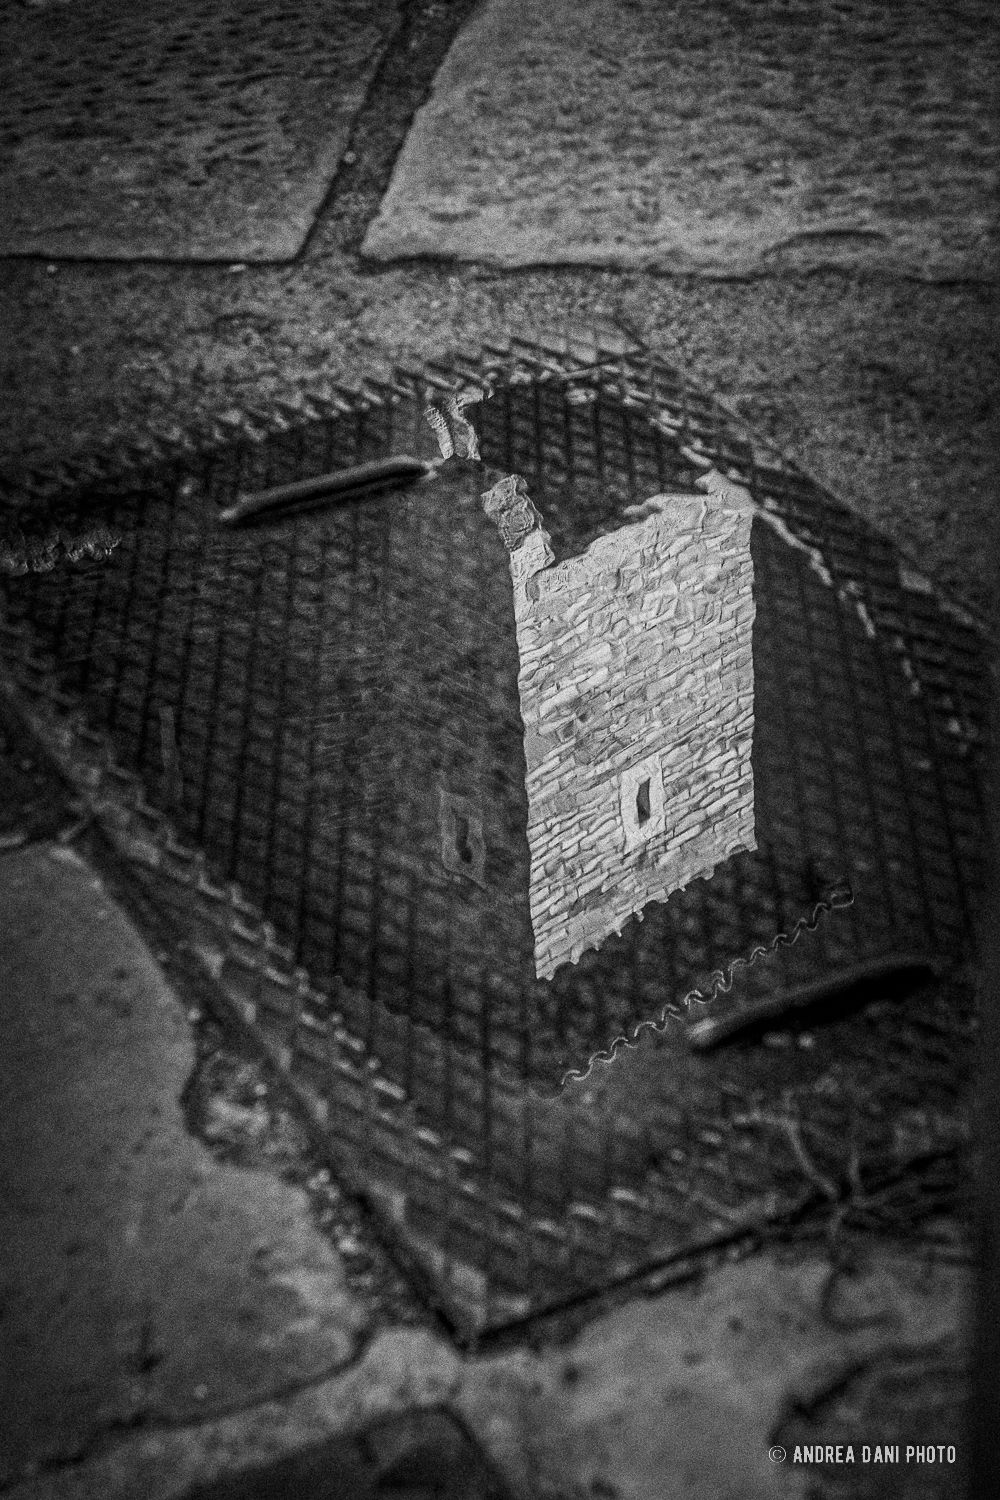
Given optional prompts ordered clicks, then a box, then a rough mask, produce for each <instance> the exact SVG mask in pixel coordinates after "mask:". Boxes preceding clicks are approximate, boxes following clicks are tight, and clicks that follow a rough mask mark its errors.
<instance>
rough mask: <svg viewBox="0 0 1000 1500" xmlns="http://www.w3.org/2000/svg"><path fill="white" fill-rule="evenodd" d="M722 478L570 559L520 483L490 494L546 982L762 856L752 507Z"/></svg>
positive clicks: (655, 504)
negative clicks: (508, 622)
mask: <svg viewBox="0 0 1000 1500" xmlns="http://www.w3.org/2000/svg"><path fill="white" fill-rule="evenodd" d="M720 481H721V476H716V475H711V476H708V477H707V479H706V480H705V481H702V483H703V484H704V485H705V487H706V488H707V489H708V490H709V491H710V493H708V494H707V495H705V496H701V495H698V496H692V495H670V496H659V497H657V498H656V499H655V500H654V501H652V502H649V503H648V504H647V506H646V507H645V509H646V510H649V511H651V512H652V513H651V514H649V515H647V517H646V518H645V519H644V520H641V521H638V522H637V523H635V524H633V525H629V526H625V527H623V528H621V529H620V530H618V531H615V532H612V533H611V534H609V535H604V536H599V537H597V538H596V539H595V540H594V541H592V542H591V544H590V546H589V547H588V548H587V549H586V551H585V552H584V553H583V554H582V555H581V556H577V557H573V558H570V559H567V560H566V561H564V562H560V563H555V562H554V560H553V555H552V550H551V548H550V546H549V539H548V536H547V534H546V533H545V531H544V530H543V529H542V526H541V518H540V517H539V516H538V513H537V511H535V508H534V506H533V505H532V504H531V502H530V500H529V499H528V497H527V495H526V494H525V493H524V486H523V484H522V483H521V482H520V481H519V480H515V479H510V480H505V481H503V482H502V483H501V484H500V485H497V486H496V487H495V488H494V489H493V490H492V491H490V492H489V494H488V495H486V496H485V497H484V501H485V505H486V509H487V512H488V513H489V514H491V515H492V516H493V518H494V519H495V520H496V521H497V523H498V525H499V527H500V531H501V536H502V537H503V539H504V541H505V543H506V544H507V546H508V549H509V550H510V565H511V575H512V578H513V584H514V610H515V617H516V626H517V643H518V651H519V656H520V677H519V690H520V701H521V716H522V718H523V721H524V745H525V760H526V764H527V792H528V827H527V837H528V845H529V849H530V856H531V877H530V907H531V920H532V927H533V929H534V937H535V966H536V971H537V974H538V975H539V977H542V978H548V977H549V976H550V975H552V974H553V973H554V972H555V970H556V969H557V968H558V967H559V965H560V964H562V963H565V962H566V961H567V960H572V961H575V960H576V959H578V958H579V957H580V955H581V953H582V952H583V951H584V950H585V949H586V948H589V947H592V946H594V945H596V944H599V943H600V942H601V941H602V940H603V939H604V938H606V937H607V936H608V934H609V933H611V932H614V931H618V930H620V929H621V927H622V925H623V924H624V922H625V921H626V920H627V919H628V918H629V917H630V916H631V915H633V914H634V913H636V912H640V911H641V910H642V908H643V907H644V906H645V905H646V903H647V902H649V901H654V900H660V901H663V900H665V899H666V898H667V896H668V895H669V894H670V892H671V891H675V890H678V889H680V888H681V887H682V886H685V885H687V884H688V882H689V881H691V880H693V879H695V878H696V877H698V876H708V875H711V873H712V871H713V870H714V868H715V866H716V865H717V864H719V863H720V862H721V861H723V860H725V859H727V858H728V857H729V856H730V855H731V854H734V853H735V852H736V851H737V850H739V849H752V848H754V847H755V844H754V820H753V779H752V773H751V768H750V749H751V740H752V735H753V663H752V647H751V634H752V627H753V615H754V607H753V597H752V573H751V562H750V524H751V504H750V498H749V495H747V493H746V491H744V490H741V489H740V488H738V487H737V486H734V485H728V484H726V483H725V482H720Z"/></svg>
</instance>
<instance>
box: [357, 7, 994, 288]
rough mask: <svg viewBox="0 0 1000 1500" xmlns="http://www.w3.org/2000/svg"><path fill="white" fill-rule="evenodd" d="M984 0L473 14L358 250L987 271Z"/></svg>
mask: <svg viewBox="0 0 1000 1500" xmlns="http://www.w3.org/2000/svg"><path fill="white" fill-rule="evenodd" d="M998 64H1000V27H998V25H997V23H996V21H995V19H994V15H993V7H992V6H991V5H990V4H989V0H959V3H955V4H951V5H947V6H941V5H938V4H936V3H934V0H898V3H895V4H893V5H891V6H886V5H882V4H877V3H873V0H846V3H843V4H836V5H832V4H820V5H817V4H816V3H815V0H788V3H785V4H782V5H761V4H759V3H758V0H709V3H706V0H680V3H678V4H672V5H663V4H662V3H660V0H591V3H589V4H587V5H585V6H581V5H579V4H578V0H552V3H549V4H547V5H545V6H537V5H535V4H533V3H531V0H488V3H487V4H485V5H483V6H482V7H481V9H480V10H479V12H478V13H477V15H476V16H475V17H474V19H473V20H472V21H471V22H470V23H469V25H468V26H466V27H465V29H464V30H463V31H462V33H461V35H460V36H459V38H458V39H457V40H456V42H455V44H454V45H453V47H452V50H451V52H450V54H449V56H448V59H447V61H446V63H445V65H444V67H443V68H442V69H441V71H440V73H439V75H438V78H437V80H436V83H435V88H434V92H433V94H432V97H431V99H430V101H429V103H428V104H427V105H425V106H424V108H423V109H422V110H421V111H420V113H419V114H418V116H417V119H416V121H415V123H414V127H413V129H412V130H411V132H410V134H409V137H408V139H407V142H406V146H405V148H404V150H403V152H402V155H401V157H400V159H399V161H398V163H397V166H396V170H395V172H394V173H393V178H392V182H391V184H390V187H389V191H388V193H387V194H386V197H385V199H384V201H383V203H382V205H381V207H380V209H379V213H378V216H377V217H376V219H375V220H374V222H373V223H372V225H371V227H370V228H369V231H368V234H367V235H366V237H365V240H364V243H363V246H362V253H363V254H365V255H367V256H370V257H372V258H374V259H378V260H392V259H395V258H398V257H400V256H412V255H434V256H453V257H457V258H459V259H461V260H477V261H486V262H490V263H492V264H496V265H505V266H523V265H539V264H541V265H561V264H567V263H569V264H581V263H582V264H589V265H612V266H622V267H655V268H656V269H658V270H670V271H688V270H691V269H698V270H701V271H704V272H711V273H722V274H732V273H737V274H743V273H746V272H748V271H759V270H765V269H775V268H786V267H789V268H796V269H802V268H805V267H809V266H817V265H820V266H827V265H842V266H856V267H862V268H866V269H871V268H883V269H886V268H887V269H891V270H893V271H897V272H900V271H901V272H903V273H905V274H908V275H914V276H921V277H932V278H933V277H944V278H955V277H969V276H977V275H989V274H992V273H993V272H994V271H995V268H996V262H995V248H994V245H993V242H992V235H991V230H992V228H993V226H994V207H993V194H994V191H995V173H996V167H997V162H998V157H1000V132H998V131H997V128H996V116H995V111H994V109H993V104H992V94H993V89H994V80H995V77H996V73H997V67H998Z"/></svg>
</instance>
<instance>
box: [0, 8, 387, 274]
mask: <svg viewBox="0 0 1000 1500" xmlns="http://www.w3.org/2000/svg"><path fill="white" fill-rule="evenodd" d="M11 9H12V8H11V7H10V6H6V7H5V13H4V16H3V32H4V40H3V46H2V48H0V198H2V200H3V202H4V213H3V217H2V219H0V254H7V255H10V254H32V253H34V254H38V255H74V256H116V257H122V258H125V259H129V258H130V257H133V256H137V255H139V256H152V257H156V258H167V259H169V258H172V257H174V258H188V259H195V260H199V259H213V258H219V259H230V260H247V259H256V258H262V259H285V258H288V257H290V256H292V255H294V254H295V252H296V250H298V248H299V246H300V244H301V243H302V240H303V238H304V237H305V235H306V232H307V231H308V229H309V227H310V224H311V223H312V220H313V217H314V215H315V214H316V211H317V210H318V208H319V207H320V205H321V203H322V201H323V199H324V197H325V195H326V191H327V188H328V186H329V183H330V179H331V178H332V177H333V175H334V172H335V170H336V167H337V163H338V162H339V160H340V157H341V154H342V152H343V151H344V149H345V147H346V145H347V139H348V134H349V131H350V127H351V122H352V120H353V118H354V115H355V114H356V112H357V109H358V107H359V105H360V104H361V102H362V100H363V99H364V96H365V90H366V88H367V86H368V84H369V82H370V81H371V78H372V75H373V73H374V71H375V68H376V66H377V64H378V60H379V55H380V52H381V50H382V49H383V47H384V45H385V43H386V41H387V39H388V37H389V35H390V34H391V31H392V29H393V27H394V25H395V24H396V22H397V19H398V13H399V5H398V3H396V0H376V3H374V4H373V3H371V0H337V3H336V4H335V5H316V4H308V3H302V0H279V3H278V4H271V5H267V6H264V7H256V6H247V5H244V4H242V3H240V0H216V3H215V4H213V5H211V6H206V5H205V4H204V0H174V3H173V4H172V5H170V6H164V5H162V4H160V3H159V0H133V3H131V4H129V5H127V6H122V5H120V4H119V3H118V0H98V3H96V4H94V3H89V4H87V5H72V6H68V5H55V6H53V5H46V4H44V3H42V4H41V5H38V4H35V5H22V6H19V7H14V8H13V14H11Z"/></svg>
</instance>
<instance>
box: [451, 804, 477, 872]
mask: <svg viewBox="0 0 1000 1500" xmlns="http://www.w3.org/2000/svg"><path fill="white" fill-rule="evenodd" d="M470 831H471V830H470V827H469V820H468V818H465V817H463V816H462V814H461V813H456V814H455V853H456V854H457V855H458V857H459V859H460V860H461V862H462V864H463V865H471V864H472V862H473V860H474V859H475V857H476V856H475V854H474V852H473V848H472V845H471V844H470V842H469V833H470Z"/></svg>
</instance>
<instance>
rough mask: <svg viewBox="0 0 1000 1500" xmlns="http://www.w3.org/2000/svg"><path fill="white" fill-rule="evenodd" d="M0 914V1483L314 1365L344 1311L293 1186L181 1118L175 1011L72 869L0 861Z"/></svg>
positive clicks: (165, 990) (78, 870)
mask: <svg viewBox="0 0 1000 1500" xmlns="http://www.w3.org/2000/svg"><path fill="white" fill-rule="evenodd" d="M0 909H2V912H3V920H2V924H0V975H2V976H3V980H2V984H0V1024H2V1029H3V1038H4V1044H3V1047H2V1048H0V1097H2V1098H3V1101H4V1103H3V1116H4V1119H3V1128H4V1135H5V1141H4V1152H3V1156H2V1160H0V1288H2V1300H0V1345H2V1347H3V1351H4V1355H3V1359H2V1360H0V1411H2V1413H3V1420H2V1423H0V1484H2V1483H4V1482H5V1481H6V1482H10V1481H11V1480H12V1479H14V1478H15V1477H16V1476H17V1475H18V1474H19V1473H20V1472H22V1471H23V1469H24V1467H25V1466H26V1465H44V1464H47V1463H51V1462H53V1461H55V1460H57V1459H59V1458H66V1457H69V1456H72V1455H73V1454H77V1453H79V1452H81V1451H85V1450H86V1449H87V1447H88V1445H89V1444H90V1443H92V1442H93V1441H95V1439H97V1438H98V1437H99V1436H100V1434H102V1433H104V1432H107V1431H109V1430H111V1431H114V1430H120V1429H125V1430H127V1429H128V1428H129V1427H130V1426H134V1425H136V1424H137V1423H139V1422H142V1421H149V1420H158V1421H169V1420H181V1421H184V1420H194V1419H200V1418H203V1417H205V1416H207V1415H210V1414H212V1413H218V1412H220V1411H226V1410H228V1409H230V1408H233V1407H238V1406H241V1405H245V1404H246V1403H248V1402H251V1401H259V1400H261V1399H263V1398H264V1397H267V1396H269V1395H272V1394H274V1393H276V1392H280V1391H282V1390H284V1389H285V1388H287V1387H294V1386H297V1385H298V1384H300V1383H302V1382H303V1381H308V1380H317V1379H319V1378H320V1377H321V1376H323V1375H325V1374H327V1373H328V1372H329V1371H330V1370H332V1369H334V1368H336V1367H338V1366H340V1365H342V1364H343V1363H344V1362H345V1361H346V1360H348V1359H349V1358H350V1357H351V1355H352V1354H353V1353H354V1351H355V1348H356V1345H357V1341H358V1339H359V1337H360V1336H361V1334H362V1333H363V1330H364V1324H365V1312H364V1309H363V1308H362V1307H361V1306H360V1305H359V1304H358V1303H357V1302H356V1301H355V1300H354V1299H353V1298H352V1297H351V1296H350V1295H349V1294H348V1292H347V1290H346V1288H345V1282H344V1275H343V1269H342V1267H341V1264H340V1261H339V1258H338V1257H337V1255H336V1254H335V1253H334V1251H333V1250H332V1249H331V1247H330V1245H329V1243H328V1242H327V1240H326V1239H325V1238H324V1237H323V1236H322V1235H320V1233H319V1232H318V1231H317V1230H316V1228H315V1227H314V1225H313V1223H312V1220H311V1218H310V1213H309V1207H308V1203H307V1200H306V1198H305V1195H304V1194H302V1193H299V1192H296V1191H294V1190H293V1189H291V1188H289V1187H286V1186H285V1185H284V1184H283V1183H282V1182H280V1180H278V1179H277V1178H276V1177H275V1176H272V1175H271V1174H269V1173H264V1172H243V1171H240V1170H239V1169H238V1168H235V1167H228V1166H224V1165H221V1164H219V1163H218V1162H216V1161H214V1160H213V1158H212V1157H211V1156H210V1155H209V1154H208V1152H207V1151H206V1150H205V1149H204V1148H203V1147H202V1146H201V1145H200V1144H198V1143H197V1142H196V1141H195V1140H193V1139H192V1138H191V1137H190V1136H189V1135H188V1134H187V1133H186V1130H185V1126H184V1120H183V1115H182V1112H181V1102H180V1101H181V1094H182V1091H183V1089H184V1086H185V1083H186V1081H187V1079H188V1076H189V1074H190V1072H191V1068H192V1064H193V1045H192V1040H191V1035H190V1028H189V1025H188V1022H187V1018H186V1016H185V1014H184V1012H183V1010H182V1009H181V1006H180V1003H179V1001H178V999H177V997H176V995H175V994H174V993H173V992H172V990H171V989H170V988H169V987H168V985H167V984H166V982H165V980H164V979H163V977H162V974H161V972H160V970H159V968H158V966H157V964H156V962H155V960H154V959H153V957H152V955H151V954H150V952H149V950H148V949H147V948H146V946H145V945H144V943H143V942H142V940H141V939H140V937H139V936H138V934H137V933H136V931H135V929H134V928H132V927H131V925H130V924H129V922H128V921H127V919H126V918H125V916H124V914H123V913H122V911H121V909H120V908H118V907H117V906H116V905H115V904H114V903H113V902H112V901H110V900H109V899H108V897H107V895H106V893H105V892H104V891H103V890H102V887H101V885H100V882H99V881H98V880H97V878H96V877H95V876H94V875H93V874H92V873H91V871H90V870H89V869H88V867H87V866H86V865H85V864H83V863H82V861H80V860H79V859H78V858H77V856H76V855H74V854H73V853H72V852H71V851H69V850H68V849H66V848H64V847H61V846H59V845H52V846H46V845H33V846H31V847H29V848H26V849H24V850H22V851H19V852H17V853H12V854H8V855H5V856H0ZM136 1493H138V1492H136Z"/></svg>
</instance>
